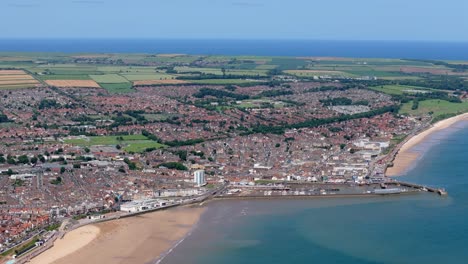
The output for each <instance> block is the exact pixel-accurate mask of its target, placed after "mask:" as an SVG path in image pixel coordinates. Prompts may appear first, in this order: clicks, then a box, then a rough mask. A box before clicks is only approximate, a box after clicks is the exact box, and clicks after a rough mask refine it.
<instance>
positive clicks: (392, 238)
mask: <svg viewBox="0 0 468 264" xmlns="http://www.w3.org/2000/svg"><path fill="white" fill-rule="evenodd" d="M418 148H419V150H420V151H423V152H424V153H425V154H424V155H423V156H422V158H421V160H420V161H419V162H418V163H417V165H416V166H415V167H414V168H413V169H411V170H410V171H409V172H407V174H406V175H405V176H404V177H403V179H404V180H407V181H412V182H418V183H423V184H427V185H433V186H441V187H444V188H446V189H447V191H448V192H449V196H448V197H440V196H438V195H434V194H428V193H421V194H415V195H405V196H391V197H375V198H370V197H368V198H348V199H343V198H336V199H335V198H331V199H309V200H253V201H219V202H213V203H211V204H210V205H209V208H208V210H207V212H206V213H205V214H204V215H203V217H202V219H201V221H200V223H199V225H198V226H197V227H196V228H195V229H194V231H193V233H192V234H191V235H190V236H189V237H188V238H186V239H185V241H184V242H183V243H181V244H180V245H179V246H178V247H177V248H176V249H175V250H174V251H173V252H172V253H171V254H169V255H168V256H167V257H166V258H165V259H164V260H163V261H162V263H170V264H173V263H174V264H178V263H203V264H214V263H226V264H229V263H236V264H238V263H257V264H261V263H350V264H353V263H468V122H464V123H458V124H456V125H455V126H454V127H453V128H452V129H450V130H447V131H444V132H441V133H438V134H435V135H433V136H431V138H430V139H429V140H428V141H427V142H426V143H425V144H422V145H420V146H418Z"/></svg>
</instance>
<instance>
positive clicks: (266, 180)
mask: <svg viewBox="0 0 468 264" xmlns="http://www.w3.org/2000/svg"><path fill="white" fill-rule="evenodd" d="M71 58H73V61H74V63H75V64H76V65H79V66H83V67H85V66H86V65H90V64H91V65H93V67H95V65H98V66H99V67H108V68H106V69H108V70H110V67H114V68H118V69H117V71H119V72H120V73H112V74H104V75H115V76H106V77H112V78H115V79H118V78H123V77H126V78H128V79H130V77H129V76H132V75H126V74H124V73H122V72H124V71H125V69H126V70H127V71H134V70H135V68H137V67H140V68H139V70H140V71H144V74H141V73H133V75H135V76H137V77H140V78H143V76H139V75H145V77H144V78H146V79H147V80H135V81H133V82H132V83H131V91H126V92H124V93H122V92H115V91H112V90H109V88H105V87H109V83H106V82H111V84H112V82H113V81H112V80H110V81H108V80H105V81H102V83H100V82H99V78H103V76H104V75H102V76H100V75H96V76H98V77H94V75H91V74H90V75H89V76H91V77H90V78H94V79H95V80H94V79H93V80H82V79H83V78H85V77H83V76H81V75H80V74H82V73H81V72H80V73H73V71H79V69H71V70H68V71H69V72H67V76H66V77H65V76H62V77H61V76H60V74H59V73H57V74H54V73H53V72H54V71H57V72H59V71H63V68H66V67H65V66H63V65H62V66H61V67H62V68H60V69H61V70H58V67H57V65H56V64H55V63H52V62H50V63H49V62H42V61H41V62H36V63H37V64H39V66H37V67H38V68H40V70H38V71H36V70H37V68H31V67H30V66H28V67H21V66H20V67H14V68H13V67H11V66H9V67H4V68H5V69H2V70H0V140H1V144H0V173H1V175H2V176H1V177H0V184H1V186H2V187H1V189H0V211H1V226H0V251H1V252H2V256H3V257H5V259H7V258H6V257H11V256H14V257H15V258H16V257H18V258H21V257H22V256H28V257H29V258H30V254H31V253H34V252H35V251H37V250H39V249H40V248H41V247H43V245H49V246H51V242H50V241H52V240H55V239H57V238H58V237H60V236H62V235H63V234H64V233H65V232H66V231H67V230H71V229H74V228H77V227H79V226H82V225H86V224H89V223H92V222H98V221H108V220H110V219H118V218H121V217H127V216H131V215H135V214H140V213H142V212H148V211H153V210H159V209H166V208H169V207H172V206H177V205H184V204H192V203H200V202H203V201H205V200H207V199H210V198H212V197H217V198H221V199H222V198H236V197H237V198H239V197H258V196H263V197H272V196H284V197H285V196H298V197H304V196H330V195H378V194H396V193H406V192H415V191H420V190H421V189H422V188H420V187H419V186H412V185H410V184H407V185H404V184H403V185H402V184H400V183H398V182H396V181H395V180H394V179H392V178H389V177H387V176H388V175H386V172H387V169H388V168H391V167H393V161H394V158H395V155H396V154H397V153H398V150H399V149H400V147H401V146H402V145H403V143H405V142H406V141H407V140H408V139H409V138H411V136H413V135H416V134H418V133H420V132H422V131H424V130H425V129H427V128H428V127H430V126H431V124H432V123H434V122H436V121H439V120H442V119H445V118H448V117H451V116H454V115H456V114H461V113H462V112H465V111H466V109H468V108H463V107H466V105H467V91H466V88H454V87H449V86H447V87H444V89H438V88H437V87H436V85H435V84H433V83H429V82H428V83H427V85H426V86H422V84H421V85H420V86H416V85H413V84H411V85H409V84H399V83H398V84H395V83H394V80H391V79H382V78H379V77H377V76H375V75H353V76H351V75H350V74H346V73H344V72H340V71H325V70H316V69H302V68H301V69H300V70H298V69H296V68H294V69H289V70H288V69H286V70H281V69H280V68H281V67H278V68H274V67H267V66H270V65H268V64H266V63H265V62H263V61H261V60H260V62H254V64H256V67H260V66H261V67H260V69H268V70H265V71H263V70H262V71H253V72H249V71H246V70H240V69H227V68H225V67H227V66H229V65H235V64H244V65H245V64H252V63H253V62H251V60H253V59H249V60H247V59H246V60H245V61H243V62H239V61H238V60H233V59H229V60H221V59H219V58H218V59H215V58H209V57H208V58H204V59H201V58H194V60H193V61H191V62H190V63H189V62H184V60H188V59H187V58H186V57H185V56H181V57H178V56H175V57H170V59H172V60H173V62H168V59H167V57H162V58H166V59H164V60H160V61H157V60H149V59H148V60H147V59H146V58H145V60H143V62H135V61H131V60H128V61H125V60H122V61H114V60H112V58H104V57H99V56H98V55H94V56H81V57H79V56H78V57H77V56H75V57H71ZM148 58H154V57H148ZM0 59H1V58H0ZM3 59H4V60H5V61H7V60H6V59H5V58H3ZM169 61H170V60H169ZM306 62H307V63H309V64H320V60H315V59H308V60H306ZM288 63H291V62H289V61H288ZM295 63H297V62H295ZM301 63H302V62H301ZM359 63H361V64H359V65H362V62H359ZM109 64H113V65H114V64H117V65H118V66H109ZM257 64H258V65H257ZM67 65H68V64H67ZM301 65H302V64H301ZM67 67H69V66H67ZM132 67H135V68H132ZM216 67H219V68H216ZM302 67H308V66H302ZM310 67H312V66H310ZM335 67H336V66H335ZM49 68H50V69H49ZM70 68H72V67H71V66H70ZM211 68H216V69H217V72H216V73H212V75H210V73H209V72H208V73H204V72H203V69H205V70H206V69H209V70H211V71H213V70H212V69H211ZM400 68H401V67H400ZM414 68H415V67H413V68H411V67H409V66H408V67H406V68H405V69H404V70H402V71H400V74H402V75H403V76H410V77H412V78H413V77H417V78H423V77H424V76H428V75H430V76H436V75H437V74H436V73H434V71H435V70H434V69H429V68H428V72H425V73H421V72H419V71H418V70H417V69H414ZM275 69H277V70H275ZM82 71H84V70H82ZM149 71H151V73H149ZM242 71H244V72H242ZM321 71H322V72H321ZM431 71H433V73H431ZM70 72H71V73H70ZM226 72H228V73H226ZM229 72H230V74H233V75H234V76H228V75H229ZM255 74H256V75H255ZM302 74H304V75H305V76H302ZM411 74H413V75H411ZM147 75H151V76H153V75H154V76H153V77H151V76H150V77H148V76H147ZM44 76H46V77H44ZM79 76H81V77H79ZM119 76H120V77H119ZM135 76H133V77H135ZM155 76H163V77H155ZM207 76H208V77H209V78H211V79H209V80H211V81H212V80H217V81H219V80H221V81H223V80H236V81H237V83H236V82H234V83H230V82H226V83H225V84H223V83H222V82H213V83H211V81H208V82H206V83H203V82H202V83H191V79H190V78H192V79H193V80H196V79H197V78H198V79H201V78H208V77H207ZM137 77H135V78H137ZM61 78H63V79H64V80H61ZM72 78H81V79H77V80H73V79H72ZM148 78H150V79H148ZM151 78H155V79H151ZM454 78H455V77H454ZM25 80H26V81H25ZM59 80H60V81H63V82H59ZM15 81H16V82H17V83H19V84H16V83H15ZM124 81H125V82H128V81H127V80H124ZM73 82H75V83H73ZM118 82H119V80H117V83H113V84H119V83H118ZM122 82H123V81H122ZM403 82H404V81H402V83H403ZM447 83H448V82H447ZM103 84H106V85H107V86H106V85H103ZM2 85H3V86H5V87H7V85H10V86H11V85H16V86H15V87H8V88H5V89H2ZM25 85H26V86H27V87H24V86H25ZM112 87H113V86H112ZM457 87H458V86H457ZM465 87H466V86H465ZM389 91H390V92H389ZM433 101H436V102H437V101H439V104H440V102H442V104H450V105H449V106H450V107H451V108H450V109H452V112H440V113H439V112H436V111H437V110H432V109H429V111H426V110H421V111H420V112H418V109H422V108H424V107H426V106H425V105H424V104H425V103H426V102H431V103H432V102H433ZM453 105H455V106H456V107H458V108H453ZM453 109H455V110H453ZM391 170H394V168H391ZM401 172H402V171H399V172H398V171H397V172H394V174H395V175H398V174H399V173H401ZM424 189H425V187H424ZM431 190H432V189H431ZM434 191H435V192H440V194H443V193H444V192H443V190H437V189H434ZM29 258H24V259H23V260H26V259H29Z"/></svg>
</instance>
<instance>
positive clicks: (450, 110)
mask: <svg viewBox="0 0 468 264" xmlns="http://www.w3.org/2000/svg"><path fill="white" fill-rule="evenodd" d="M412 106H413V102H408V103H405V104H403V105H402V107H401V109H400V114H409V115H425V114H428V113H430V112H432V113H433V114H432V116H433V117H434V118H437V117H438V116H441V115H449V114H461V113H465V112H468V102H463V103H451V102H448V101H445V100H437V99H434V100H424V101H420V102H419V107H418V109H416V110H412V109H411V107H412Z"/></svg>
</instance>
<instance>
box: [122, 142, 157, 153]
mask: <svg viewBox="0 0 468 264" xmlns="http://www.w3.org/2000/svg"><path fill="white" fill-rule="evenodd" d="M163 147H165V146H164V145H163V144H159V143H158V142H154V141H152V140H144V141H138V142H132V143H130V144H129V145H128V146H126V147H125V148H124V150H125V151H126V152H135V153H141V152H145V151H146V150H147V149H152V148H155V149H159V148H163Z"/></svg>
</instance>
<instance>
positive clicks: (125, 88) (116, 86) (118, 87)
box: [99, 82, 134, 93]
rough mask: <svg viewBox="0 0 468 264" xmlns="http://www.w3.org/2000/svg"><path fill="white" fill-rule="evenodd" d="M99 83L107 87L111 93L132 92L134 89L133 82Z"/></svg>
mask: <svg viewBox="0 0 468 264" xmlns="http://www.w3.org/2000/svg"><path fill="white" fill-rule="evenodd" d="M99 85H100V86H101V87H102V88H104V89H106V90H107V91H108V92H109V93H131V92H133V91H134V90H133V89H132V87H133V85H132V83H129V82H125V83H99Z"/></svg>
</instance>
